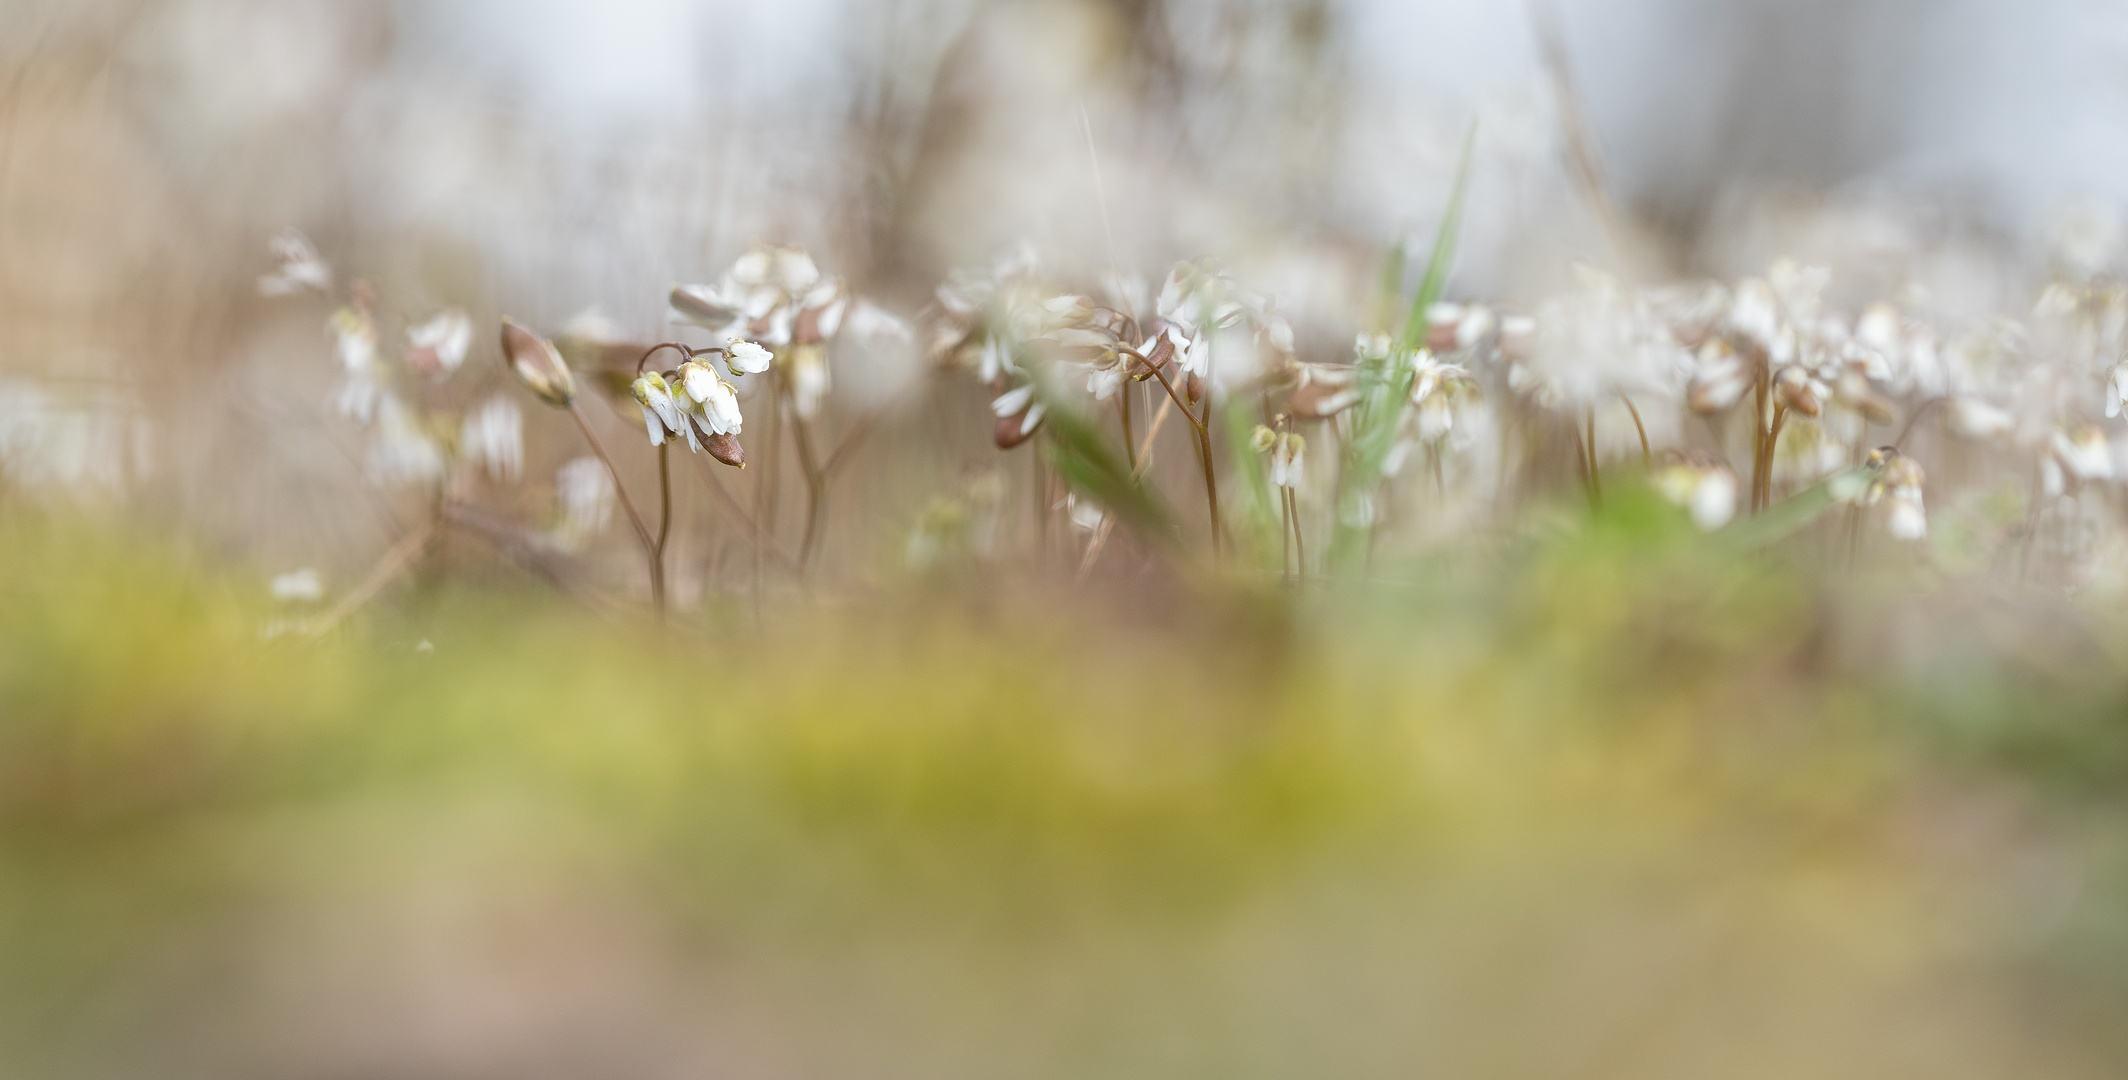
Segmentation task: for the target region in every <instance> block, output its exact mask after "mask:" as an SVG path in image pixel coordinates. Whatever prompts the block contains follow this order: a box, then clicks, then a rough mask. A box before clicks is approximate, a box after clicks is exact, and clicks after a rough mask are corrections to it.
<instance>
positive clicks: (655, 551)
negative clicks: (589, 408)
mask: <svg viewBox="0 0 2128 1080" xmlns="http://www.w3.org/2000/svg"><path fill="white" fill-rule="evenodd" d="M569 415H571V416H573V417H575V418H576V426H577V428H578V429H579V430H581V431H582V432H583V433H584V441H585V442H588V443H590V444H591V452H592V453H594V454H597V455H598V459H599V462H600V463H601V464H603V465H605V466H606V472H607V474H608V475H610V476H612V477H613V493H614V496H615V497H616V498H618V499H619V500H620V501H621V509H623V510H626V511H627V512H628V523H629V524H630V525H633V526H635V536H636V539H637V540H640V541H642V544H643V557H644V559H645V560H646V561H647V562H648V563H649V564H650V600H651V603H652V604H653V605H655V606H656V607H657V609H658V614H659V615H660V616H663V615H664V614H665V566H664V560H663V559H662V558H661V557H660V554H659V548H658V541H657V539H656V538H655V537H653V536H651V535H650V529H649V528H647V527H645V526H644V524H643V515H641V514H639V513H637V512H636V509H635V500H633V499H630V498H629V497H628V488H627V485H625V484H623V483H621V470H619V469H617V468H615V467H614V465H613V458H611V457H610V456H608V455H607V453H606V447H605V444H603V443H601V442H599V437H598V434H597V433H596V432H594V431H592V430H591V420H590V418H589V417H586V416H585V415H584V408H583V406H581V405H579V404H577V403H576V402H574V401H571V402H570V403H569Z"/></svg>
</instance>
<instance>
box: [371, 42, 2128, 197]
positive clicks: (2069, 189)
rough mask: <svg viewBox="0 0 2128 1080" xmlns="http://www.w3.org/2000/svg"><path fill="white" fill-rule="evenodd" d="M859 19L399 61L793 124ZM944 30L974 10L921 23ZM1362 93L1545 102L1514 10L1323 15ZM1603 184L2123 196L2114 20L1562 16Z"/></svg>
mask: <svg viewBox="0 0 2128 1080" xmlns="http://www.w3.org/2000/svg"><path fill="white" fill-rule="evenodd" d="M866 6H867V5H866V3H865V2H864V0H777V2H774V3H762V2H733V0H600V2H597V3H583V2H575V0H420V2H411V0H409V2H405V3H403V4H402V5H401V8H400V10H401V11H402V13H403V18H404V24H405V27H406V29H407V31H408V33H409V39H410V40H408V41H407V42H405V43H404V47H405V48H407V49H409V50H413V51H421V50H436V51H439V52H442V53H447V54H449V55H451V56H452V57H454V58H455V59H456V60H457V61H458V62H461V63H464V64H467V65H470V66H471V68H472V69H474V70H476V71H478V72H480V73H482V74H484V75H487V76H491V77H496V78H499V79H502V80H504V81H505V82H507V83H508V84H510V85H511V86H512V87H513V89H512V91H511V92H512V93H513V94H514V95H517V96H518V101H519V103H520V105H521V107H523V108H525V109H527V110H530V111H533V112H536V113H538V114H540V115H542V116H543V117H545V118H546V119H549V120H551V121H552V122H554V123H557V124H564V125H570V126H577V127H582V128H584V129H586V130H589V131H611V130H614V129H616V128H619V129H631V128H636V127H641V126H655V125H656V124H658V123H660V122H664V121H669V120H670V119H672V118H674V117H676V116H680V115H684V114H685V112H686V111H687V109H688V108H689V107H690V105H691V104H692V103H694V102H696V101H705V100H706V101H713V102H721V103H724V104H728V105H732V106H743V105H756V106H765V107H771V108H779V107H791V106H793V105H802V104H803V103H805V102H806V101H808V100H812V99H816V98H817V96H818V91H820V90H821V89H822V88H823V87H831V86H834V85H836V84H837V81H838V80H839V79H840V78H842V76H841V74H840V73H839V72H840V71H841V70H842V67H843V65H842V64H841V63H840V60H841V57H842V56H843V55H844V52H843V50H844V49H845V48H846V47H847V46H848V44H849V42H848V41H847V40H846V38H845V35H846V34H847V33H848V32H849V29H848V28H849V26H850V20H849V19H848V18H847V15H848V13H849V12H851V11H858V10H863V9H864V8H865V7H866ZM930 6H931V7H933V8H935V9H937V10H940V11H942V12H951V11H954V10H956V9H959V8H964V7H965V6H966V5H965V3H934V4H932V5H930ZM1333 7H1334V9H1335V10H1337V11H1338V12H1339V13H1340V14H1341V16H1342V18H1343V27H1342V34H1343V40H1344V42H1345V44H1346V47H1347V48H1349V50H1350V53H1349V55H1350V56H1351V58H1352V61H1353V64H1354V74H1355V75H1356V76H1357V78H1358V80H1359V82H1360V84H1361V85H1363V86H1365V87H1368V88H1370V89H1371V90H1372V91H1373V92H1376V93H1380V94H1384V95H1390V96H1399V95H1410V96H1424V97H1428V98H1434V99H1439V100H1442V101H1444V102H1455V101H1458V100H1462V101H1468V102H1471V103H1480V102H1483V101H1485V100H1486V99H1489V98H1502V97H1509V96H1512V95H1516V94H1520V93H1526V92H1528V91H1529V90H1530V88H1531V87H1532V86H1533V85H1538V84H1540V83H1541V72H1540V71H1539V69H1538V67H1537V60H1536V54H1535V50H1534V48H1533V47H1532V43H1531V39H1530V33H1529V29H1528V23H1527V20H1526V16H1525V11H1524V7H1523V5H1522V3H1521V2H1520V0H1493V2H1470V0H1336V2H1334V3H1333ZM1560 7H1561V10H1562V12H1563V16H1564V19H1565V21H1566V23H1567V25H1568V36H1569V39H1570V45H1571V48H1572V51H1573V59H1574V62H1575V64H1576V66H1577V68H1578V73H1579V76H1580V78H1581V81H1582V84H1583V89H1584V92H1585V95H1586V98H1587V103H1588V107H1589V110H1590V113H1591V115H1592V117H1593V120H1594V123H1595V125H1596V127H1597V130H1598V134H1599V138H1600V140H1601V142H1602V144H1603V149H1604V152H1605V154H1606V156H1607V158H1608V159H1609V162H1610V165H1611V167H1612V171H1613V174H1614V179H1615V181H1616V182H1617V183H1618V184H1619V186H1620V187H1621V188H1622V189H1623V190H1625V191H1627V192H1629V193H1636V194H1644V193H1648V192H1651V191H1661V190H1666V189H1669V188H1673V187H1677V186H1680V185H1692V184H1697V183H1702V182H1708V181H1710V180H1715V179H1719V178H1720V177H1721V176H1722V175H1723V173H1724V172H1725V170H1729V171H1734V170H1745V169H1749V170H1754V171H1755V172H1757V173H1758V174H1759V175H1764V176H1771V177H1776V178H1792V179H1797V180H1801V181H1808V182H1817V183H1835V184H1836V183H1843V182H1849V181H1853V180H1856V179H1859V178H1889V179H1897V180H1902V181H1913V182H1919V183H1922V184H1933V185H1950V186H1955V187H1957V188H1959V189H1961V190H1967V191H1971V192H1975V193H1978V194H1981V195H1984V196H1989V197H1994V198H1999V199H2000V200H2001V206H2000V209H2002V210H2004V211H2007V212H2010V213H2014V214H2017V215H2020V216H2023V215H2030V214H2034V213H2039V212H2043V211H2044V210H2045V209H2046V208H2047V207H2048V206H2049V205H2051V204H2053V203H2055V202H2058V201H2059V200H2061V199H2062V198H2064V197H2067V196H2072V195H2079V194H2087V195H2100V196H2105V197H2112V198H2118V197H2121V196H2124V195H2128V5H2123V4H2120V3H2116V2H2109V0H1857V2H1853V3H1832V2H1823V0H1560Z"/></svg>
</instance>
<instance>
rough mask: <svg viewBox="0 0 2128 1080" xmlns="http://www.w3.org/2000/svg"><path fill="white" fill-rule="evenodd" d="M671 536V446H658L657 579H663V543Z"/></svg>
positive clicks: (668, 444) (664, 444)
mask: <svg viewBox="0 0 2128 1080" xmlns="http://www.w3.org/2000/svg"><path fill="white" fill-rule="evenodd" d="M671 536H672V444H671V443H669V442H663V443H659V444H658V554H657V563H658V579H659V580H660V581H662V580H664V578H665V542H666V540H668V539H670V538H671Z"/></svg>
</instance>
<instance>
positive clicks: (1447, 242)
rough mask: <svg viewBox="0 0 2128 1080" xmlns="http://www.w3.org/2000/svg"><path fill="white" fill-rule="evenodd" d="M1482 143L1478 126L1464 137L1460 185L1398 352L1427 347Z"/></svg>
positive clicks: (1458, 167)
mask: <svg viewBox="0 0 2128 1080" xmlns="http://www.w3.org/2000/svg"><path fill="white" fill-rule="evenodd" d="M1477 143H1478V122H1477V121H1476V120H1473V121H1471V122H1470V127H1469V129H1468V130H1466V131H1464V133H1463V156H1462V160H1461V161H1460V162H1458V163H1457V165H1456V184H1455V187H1454V188H1452V189H1450V191H1449V194H1448V212H1447V213H1446V214H1445V215H1443V216H1442V218H1441V231H1440V232H1439V233H1437V234H1435V236H1434V241H1433V257H1432V258H1431V259H1429V260H1427V263H1426V277H1425V278H1424V279H1422V280H1421V281H1420V282H1419V291H1418V293H1417V295H1415V296H1413V297H1412V298H1411V313H1410V314H1409V315H1407V316H1405V319H1404V334H1403V337H1402V339H1401V340H1400V341H1399V342H1398V352H1399V353H1400V354H1401V353H1408V352H1411V351H1412V350H1414V349H1417V348H1418V347H1419V346H1420V345H1423V344H1425V343H1426V311H1427V309H1428V308H1431V307H1433V305H1434V304H1435V303H1436V302H1437V301H1439V300H1440V299H1441V293H1442V291H1443V290H1445V289H1446V288H1447V287H1448V271H1449V268H1450V266H1451V265H1453V263H1454V262H1455V257H1456V237H1457V235H1458V234H1459V233H1460V232H1461V231H1462V228H1463V196H1464V194H1465V192H1466V191H1468V189H1469V187H1470V159H1471V155H1472V153H1473V151H1475V150H1476V148H1477Z"/></svg>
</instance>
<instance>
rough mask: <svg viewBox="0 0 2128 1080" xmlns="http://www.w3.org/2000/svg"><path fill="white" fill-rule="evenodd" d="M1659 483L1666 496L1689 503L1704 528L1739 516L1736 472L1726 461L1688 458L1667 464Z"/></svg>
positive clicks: (1710, 528) (1694, 520) (1707, 529)
mask: <svg viewBox="0 0 2128 1080" xmlns="http://www.w3.org/2000/svg"><path fill="white" fill-rule="evenodd" d="M1655 486H1656V488H1657V490H1659V491H1661V492H1662V493H1663V497H1664V498H1667V499H1669V500H1670V501H1671V502H1673V503H1675V504H1677V505H1679V506H1682V507H1685V508H1686V510H1688V511H1689V512H1690V513H1691V515H1692V523H1693V524H1694V525H1697V526H1699V527H1700V529H1701V531H1703V532H1713V531H1714V530H1716V529H1719V528H1721V527H1722V526H1724V525H1727V524H1729V520H1730V519H1731V518H1733V517H1735V516H1736V474H1735V473H1733V472H1731V471H1729V467H1728V466H1726V465H1707V464H1700V463H1695V462H1690V461H1687V462H1681V463H1679V464H1676V465H1671V466H1667V467H1665V468H1664V469H1662V470H1661V471H1660V472H1658V473H1656V476H1655Z"/></svg>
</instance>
